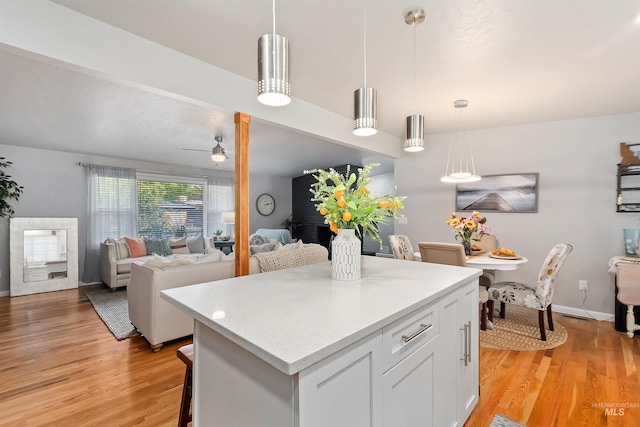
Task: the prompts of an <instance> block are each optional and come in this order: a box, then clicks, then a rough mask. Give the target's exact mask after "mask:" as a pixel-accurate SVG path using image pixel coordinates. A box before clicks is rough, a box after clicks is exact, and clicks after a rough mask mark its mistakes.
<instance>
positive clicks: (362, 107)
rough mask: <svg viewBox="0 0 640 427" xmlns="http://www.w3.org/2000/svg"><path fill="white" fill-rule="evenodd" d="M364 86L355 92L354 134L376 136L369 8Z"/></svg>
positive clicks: (365, 30) (365, 35) (365, 28)
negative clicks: (369, 58)
mask: <svg viewBox="0 0 640 427" xmlns="http://www.w3.org/2000/svg"><path fill="white" fill-rule="evenodd" d="M363 46H364V47H363V51H364V55H363V56H364V86H363V87H361V88H359V89H357V90H356V91H355V92H353V101H354V108H353V111H354V117H355V118H354V120H353V134H354V135H358V136H370V135H375V134H376V132H378V130H377V127H378V120H377V115H378V112H377V108H378V107H377V104H378V100H377V98H378V94H377V93H376V90H375V89H374V88H372V87H367V7H366V5H365V8H364V43H363Z"/></svg>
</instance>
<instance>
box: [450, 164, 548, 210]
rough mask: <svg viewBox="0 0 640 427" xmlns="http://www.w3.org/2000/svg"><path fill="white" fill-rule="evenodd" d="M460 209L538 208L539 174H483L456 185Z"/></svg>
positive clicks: (457, 202)
mask: <svg viewBox="0 0 640 427" xmlns="http://www.w3.org/2000/svg"><path fill="white" fill-rule="evenodd" d="M456 211H481V212H514V213H520V212H537V211H538V174H537V173H515V174H507V175H483V176H482V179H481V180H480V181H476V182H469V183H464V184H458V185H457V186H456Z"/></svg>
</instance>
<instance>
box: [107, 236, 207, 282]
mask: <svg viewBox="0 0 640 427" xmlns="http://www.w3.org/2000/svg"><path fill="white" fill-rule="evenodd" d="M107 240H109V239H107ZM191 243H192V242H191V241H189V242H188V244H189V245H191ZM202 245H203V246H204V248H205V250H206V249H212V248H213V247H212V246H211V245H210V238H202ZM195 246H198V244H197V243H196V244H195ZM168 248H169V247H168V246H167V249H168ZM191 249H193V247H192V246H189V250H191ZM190 253H192V254H193V255H194V256H195V257H198V256H200V255H202V251H200V252H197V251H194V252H190ZM153 257H154V255H146V256H141V257H135V258H132V257H125V258H118V256H117V250H116V247H115V245H114V244H113V243H108V242H103V243H100V279H101V280H102V281H103V282H104V283H105V284H106V285H107V286H109V287H110V288H111V291H115V290H116V289H117V288H119V287H122V286H127V285H128V284H129V279H130V277H131V266H132V264H133V263H134V262H144V261H146V260H148V259H150V258H153Z"/></svg>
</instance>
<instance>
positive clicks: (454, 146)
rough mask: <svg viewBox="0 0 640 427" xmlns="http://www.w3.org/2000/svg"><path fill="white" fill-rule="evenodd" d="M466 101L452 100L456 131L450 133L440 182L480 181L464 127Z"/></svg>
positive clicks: (467, 133) (468, 137)
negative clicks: (444, 168) (445, 164)
mask: <svg viewBox="0 0 640 427" xmlns="http://www.w3.org/2000/svg"><path fill="white" fill-rule="evenodd" d="M467 105H468V102H467V101H466V100H464V99H461V100H458V101H454V103H453V106H454V107H455V108H454V120H455V121H456V126H457V128H458V129H457V131H454V132H453V133H452V134H451V142H450V144H449V154H448V156H447V168H446V171H445V175H444V176H443V177H442V178H440V181H442V182H452V183H464V182H474V181H480V179H481V178H482V177H481V176H480V175H476V167H475V164H474V161H473V152H472V151H471V137H470V136H469V131H468V130H467V127H466V115H467V114H466V111H467V110H466V108H467Z"/></svg>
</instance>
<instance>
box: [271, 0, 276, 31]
mask: <svg viewBox="0 0 640 427" xmlns="http://www.w3.org/2000/svg"><path fill="white" fill-rule="evenodd" d="M271 16H272V17H273V38H274V40H275V38H276V0H273V3H272V6H271Z"/></svg>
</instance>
